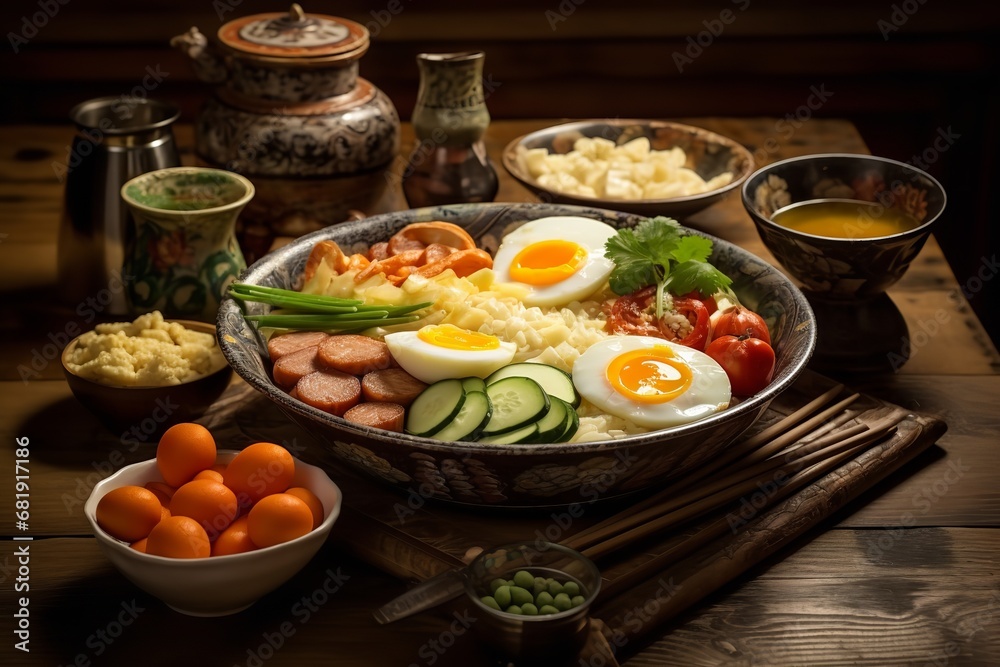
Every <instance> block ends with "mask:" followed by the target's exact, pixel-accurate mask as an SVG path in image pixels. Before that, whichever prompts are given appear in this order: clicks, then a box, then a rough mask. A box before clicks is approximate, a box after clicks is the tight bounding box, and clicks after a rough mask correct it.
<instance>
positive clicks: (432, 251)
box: [424, 243, 455, 264]
mask: <svg viewBox="0 0 1000 667" xmlns="http://www.w3.org/2000/svg"><path fill="white" fill-rule="evenodd" d="M453 252H455V248H452V247H451V246H450V245H444V244H443V243H432V244H430V245H429V246H427V247H426V248H425V249H424V264H433V263H434V262H439V261H441V260H442V259H444V258H445V257H447V256H448V255H450V254H451V253H453Z"/></svg>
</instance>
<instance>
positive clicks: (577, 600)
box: [570, 595, 587, 607]
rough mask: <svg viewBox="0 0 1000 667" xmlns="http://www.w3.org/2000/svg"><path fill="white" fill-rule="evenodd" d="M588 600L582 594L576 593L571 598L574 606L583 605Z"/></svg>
mask: <svg viewBox="0 0 1000 667" xmlns="http://www.w3.org/2000/svg"><path fill="white" fill-rule="evenodd" d="M586 600H587V598H585V597H583V596H582V595H574V596H573V597H572V598H570V603H571V604H572V605H573V606H574V607H579V606H580V605H582V604H583V603H584V602H585V601H586Z"/></svg>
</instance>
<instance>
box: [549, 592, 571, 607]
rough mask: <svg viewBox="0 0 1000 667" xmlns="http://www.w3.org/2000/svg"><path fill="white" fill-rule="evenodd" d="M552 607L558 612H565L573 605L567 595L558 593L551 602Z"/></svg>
mask: <svg viewBox="0 0 1000 667" xmlns="http://www.w3.org/2000/svg"><path fill="white" fill-rule="evenodd" d="M552 606H553V607H555V608H556V609H558V610H559V611H566V610H567V609H569V608H570V607H572V606H573V603H572V602H571V601H570V599H569V596H568V595H566V594H565V593H560V594H559V595H557V596H556V597H555V599H554V600H553V602H552Z"/></svg>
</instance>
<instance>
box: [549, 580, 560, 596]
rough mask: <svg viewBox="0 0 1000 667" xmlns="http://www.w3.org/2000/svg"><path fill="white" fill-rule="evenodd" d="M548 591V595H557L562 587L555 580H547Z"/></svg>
mask: <svg viewBox="0 0 1000 667" xmlns="http://www.w3.org/2000/svg"><path fill="white" fill-rule="evenodd" d="M548 590H549V594H550V595H559V594H560V593H562V592H563V585H562V584H560V583H559V582H558V581H556V580H555V579H549V588H548Z"/></svg>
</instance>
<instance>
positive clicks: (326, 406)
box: [295, 370, 361, 417]
mask: <svg viewBox="0 0 1000 667" xmlns="http://www.w3.org/2000/svg"><path fill="white" fill-rule="evenodd" d="M295 393H296V395H297V396H298V399H299V400H300V401H302V402H303V403H305V404H306V405H311V406H313V407H314V408H318V409H320V410H322V411H323V412H329V413H330V414H332V415H337V416H338V417H343V416H344V413H345V412H347V411H348V410H350V409H351V408H353V407H354V406H355V405H357V404H358V401H360V400H361V382H360V381H359V380H358V378H356V377H354V376H353V375H348V374H347V373H341V372H340V371H333V370H324V371H317V372H315V373H310V374H309V375H307V376H305V377H304V378H302V379H301V380H299V382H298V384H296V385H295Z"/></svg>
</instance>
